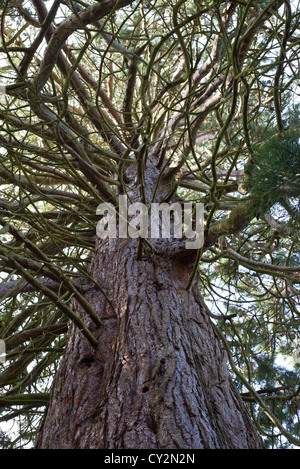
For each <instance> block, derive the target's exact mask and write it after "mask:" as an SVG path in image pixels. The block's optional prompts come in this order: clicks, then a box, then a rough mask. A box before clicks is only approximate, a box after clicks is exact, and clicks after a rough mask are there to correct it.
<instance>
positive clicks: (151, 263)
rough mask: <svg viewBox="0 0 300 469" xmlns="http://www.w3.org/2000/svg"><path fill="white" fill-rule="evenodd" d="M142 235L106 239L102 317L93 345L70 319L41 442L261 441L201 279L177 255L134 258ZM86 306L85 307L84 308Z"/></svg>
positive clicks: (99, 262) (243, 444) (101, 246)
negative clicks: (211, 315)
mask: <svg viewBox="0 0 300 469" xmlns="http://www.w3.org/2000/svg"><path fill="white" fill-rule="evenodd" d="M136 247H137V241H136V240H123V241H117V240H116V241H114V242H112V241H110V242H106V243H103V241H102V243H100V242H99V243H98V246H97V249H96V252H95V256H94V260H93V264H92V274H93V276H94V278H95V279H96V280H97V281H98V282H99V284H101V285H102V286H104V287H105V289H106V292H107V295H108V297H109V298H110V299H111V302H112V306H111V305H110V304H109V303H108V302H106V300H105V299H104V297H103V295H102V294H101V293H100V292H99V291H97V290H96V289H91V290H90V291H89V292H88V294H87V297H88V299H89V301H90V303H91V304H92V305H93V307H94V309H95V310H96V312H97V313H98V314H99V316H100V317H101V319H102V321H103V326H102V327H100V328H99V329H96V328H95V326H94V324H93V323H92V321H91V320H90V319H88V318H86V320H85V321H86V324H87V325H88V327H89V328H90V329H91V330H92V332H93V334H94V335H95V336H96V337H97V339H98V340H99V347H98V348H97V349H94V348H93V347H92V346H91V345H90V344H89V343H88V342H87V340H86V339H85V338H84V337H83V336H82V335H81V334H80V333H78V332H77V331H76V330H75V328H74V327H73V326H72V327H71V330H70V332H71V333H72V334H71V335H70V339H69V342H68V345H67V348H66V352H65V355H64V357H63V359H62V363H61V366H60V370H59V372H58V374H57V376H56V379H55V383H54V386H53V389H52V393H51V398H50V403H49V406H48V408H47V412H46V415H45V418H44V421H43V423H42V426H41V429H40V432H39V435H38V438H37V442H36V447H37V448H52V449H56V448H63V449H76V448H81V449H83V448H85V449H87V448H88V449H93V448H99V449H104V448H108V449H110V448H113V449H115V448H123V449H125V448H130V449H133V448H150V449H155V448H162V449H166V448H168V449H173V448H181V449H182V448H186V449H188V448H192V449H197V448H200V449H201V448H211V449H213V448H236V449H238V448H262V443H261V439H260V437H259V436H258V434H257V431H256V429H255V427H254V424H253V423H252V421H251V419H250V417H249V415H248V412H247V410H246V408H245V406H244V404H243V402H242V400H241V398H240V396H239V393H238V391H237V389H236V387H235V385H234V384H233V382H232V380H231V378H230V375H229V372H228V370H227V363H226V357H225V354H224V352H223V351H222V349H221V346H220V344H219V341H218V339H217V336H216V334H215V332H214V328H213V325H212V323H211V321H210V318H209V316H208V314H207V312H206V310H205V308H204V307H203V305H202V302H201V297H200V295H199V293H198V287H197V279H195V283H194V286H193V287H192V289H191V290H190V291H189V292H187V291H186V290H185V287H186V284H187V281H188V278H189V275H190V270H191V266H190V264H186V263H185V262H183V261H178V260H176V259H175V258H173V259H172V258H171V257H169V256H164V255H163V254H161V255H154V254H149V256H148V257H143V259H142V260H137V259H136V252H137V249H136ZM77 311H78V307H77Z"/></svg>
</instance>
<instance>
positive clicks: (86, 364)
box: [78, 357, 94, 370]
mask: <svg viewBox="0 0 300 469" xmlns="http://www.w3.org/2000/svg"><path fill="white" fill-rule="evenodd" d="M93 362H94V358H93V357H86V358H83V359H82V360H80V362H79V363H78V366H79V368H83V369H84V370H85V369H87V368H90V367H91V366H92V364H93Z"/></svg>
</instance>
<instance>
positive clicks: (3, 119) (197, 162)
mask: <svg viewBox="0 0 300 469" xmlns="http://www.w3.org/2000/svg"><path fill="white" fill-rule="evenodd" d="M0 6H1V26H0V33H1V47H0V60H1V62H0V64H1V70H0V83H1V85H2V91H3V93H2V95H1V102H0V145H1V148H0V191H1V199H0V224H1V230H0V262H1V271H2V274H1V283H0V301H1V309H0V338H1V339H3V340H5V345H6V362H5V363H4V364H2V365H1V363H0V371H1V374H0V382H1V395H0V407H1V411H2V412H1V417H0V427H1V428H3V429H4V428H5V429H6V428H7V427H6V426H5V427H4V422H13V423H14V432H15V433H14V436H10V437H9V438H10V439H9V438H7V437H5V436H4V435H3V438H2V436H1V435H2V434H1V433H0V438H1V440H0V445H1V444H2V445H3V447H10V446H11V447H14V448H17V447H19V446H22V445H30V444H31V442H32V441H33V439H34V436H35V433H36V431H37V426H38V422H39V420H40V417H41V415H42V414H43V411H44V408H45V405H46V404H47V401H48V397H49V388H50V385H51V382H52V379H53V376H54V374H55V372H56V370H57V366H58V363H59V360H60V357H61V355H62V353H63V350H64V346H65V343H66V338H67V331H68V322H69V321H71V322H73V323H74V324H75V325H76V326H77V330H78V333H82V334H84V335H85V337H86V338H87V339H88V340H89V341H90V342H91V343H92V344H93V342H94V337H93V334H92V331H90V330H89V329H88V328H87V327H86V326H85V324H84V323H83V321H82V320H81V318H80V317H79V316H78V315H76V314H75V313H74V310H73V308H72V301H76V302H78V303H79V304H80V305H81V307H82V308H83V309H84V311H85V312H86V314H87V315H89V316H90V317H91V318H92V319H93V320H94V321H95V323H96V324H98V325H99V318H98V317H97V315H96V314H95V311H94V310H93V308H92V307H91V305H90V304H89V303H88V302H87V300H86V298H85V292H86V291H87V290H88V289H89V288H90V285H95V280H94V279H93V278H92V276H91V275H90V273H89V268H88V266H89V260H90V258H91V255H92V252H93V249H94V246H95V238H96V224H97V221H98V219H99V217H98V216H97V215H96V209H97V206H98V205H99V204H100V203H102V202H110V203H113V204H114V205H115V206H116V207H117V203H118V202H117V201H118V195H120V194H127V193H128V187H129V186H128V184H129V179H130V171H131V168H132V167H134V168H135V171H136V182H135V190H136V194H137V197H138V199H139V200H140V201H141V202H145V201H146V195H145V194H146V192H147V190H148V189H149V188H147V174H146V167H147V162H148V161H150V160H151V161H152V162H153V161H154V162H155V166H156V168H157V170H158V171H157V185H158V183H159V182H160V181H163V183H164V185H165V187H166V188H167V191H166V196H165V200H164V201H165V202H168V201H169V200H171V198H172V197H173V196H174V195H175V194H176V197H178V200H181V201H192V202H201V203H203V204H204V211H205V232H204V234H205V242H204V245H203V247H202V248H201V249H199V250H198V251H197V253H196V255H195V260H194V266H193V269H192V270H191V277H190V280H189V282H188V283H187V285H186V288H187V289H189V288H190V285H191V282H192V280H193V278H194V275H195V272H196V269H199V271H200V285H199V288H200V291H201V293H202V295H203V297H204V298H205V300H206V302H207V305H208V313H209V314H210V315H211V318H212V321H213V322H214V324H215V326H216V330H217V331H218V335H219V338H220V341H221V342H222V344H223V346H224V348H225V349H226V351H227V353H228V357H229V366H230V370H231V372H232V375H233V377H234V379H235V381H236V383H237V385H238V387H239V390H240V392H241V395H242V397H243V399H244V401H245V402H246V404H247V406H248V408H249V410H250V412H251V416H252V418H253V420H254V421H255V423H256V425H257V427H258V429H259V431H260V433H261V435H262V436H263V438H264V441H265V444H266V446H267V447H275V448H283V447H289V446H290V445H294V446H299V445H300V437H299V434H300V420H299V418H300V397H299V392H300V388H299V364H300V358H299V355H297V353H298V352H297V350H298V349H297V347H298V348H299V342H297V341H298V340H299V339H300V337H299V332H298V331H299V317H300V311H299V298H300V296H299V295H300V291H299V283H300V275H299V274H300V269H299V243H298V240H299V230H300V201H299V196H300V183H299V181H300V178H299V176H300V146H299V137H300V135H299V57H300V37H299V18H300V12H299V9H298V5H297V2H290V1H288V0H275V1H274V0H272V1H270V2H269V1H266V0H261V1H258V0H255V1H253V0H250V1H244V0H237V1H235V0H234V1H220V0H212V1H210V0H207V1H201V0H179V1H177V2H174V4H172V3H171V2H168V1H166V0H156V1H154V2H149V1H148V0H135V1H132V0H117V1H115V0H103V1H94V0H93V1H90V2H86V1H82V0H78V1H77V2H75V1H73V0H68V1H61V0H54V1H51V2H50V1H44V0H1V2H0ZM156 187H157V186H156ZM131 190H132V188H131ZM155 190H156V189H155V188H154V191H153V193H152V194H151V197H152V198H153V199H154V196H155ZM151 249H155V248H154V246H152V245H151V243H150V242H148V243H147V242H146V241H145V240H144V241H143V240H141V239H140V240H139V241H138V242H137V258H139V256H140V255H141V253H142V252H147V250H151ZM96 287H97V288H98V289H99V292H100V293H101V294H102V295H104V296H106V292H105V290H104V289H103V288H102V286H101V285H98V284H96ZM108 300H109V298H108ZM18 425H19V431H18V432H16V426H18ZM1 442H2V443H1Z"/></svg>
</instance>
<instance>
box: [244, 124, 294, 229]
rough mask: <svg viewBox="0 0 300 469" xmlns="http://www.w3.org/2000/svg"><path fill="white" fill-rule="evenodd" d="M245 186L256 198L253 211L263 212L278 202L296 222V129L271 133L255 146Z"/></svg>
mask: <svg viewBox="0 0 300 469" xmlns="http://www.w3.org/2000/svg"><path fill="white" fill-rule="evenodd" d="M248 169H250V176H249V185H250V187H251V194H252V197H254V198H255V200H256V201H257V204H256V207H255V211H256V213H258V214H264V213H265V212H267V211H268V210H270V209H271V208H272V207H273V206H274V205H275V204H277V203H279V204H280V205H281V206H283V207H284V208H285V209H286V210H287V211H288V212H289V213H290V215H292V216H294V217H295V219H296V220H295V221H296V222H298V221H299V220H297V217H299V211H300V202H299V197H300V145H299V135H298V133H297V132H286V133H285V134H284V135H282V136H278V135H275V136H273V137H272V138H270V139H268V140H267V141H266V142H265V143H263V144H262V145H261V146H260V147H258V148H257V150H256V151H255V154H254V157H253V163H252V167H250V168H249V167H248Z"/></svg>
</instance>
